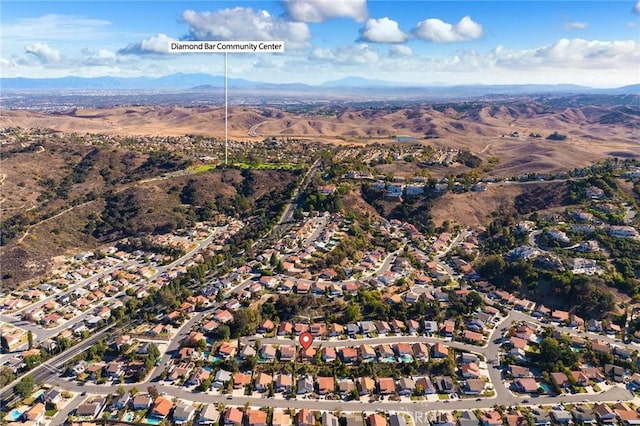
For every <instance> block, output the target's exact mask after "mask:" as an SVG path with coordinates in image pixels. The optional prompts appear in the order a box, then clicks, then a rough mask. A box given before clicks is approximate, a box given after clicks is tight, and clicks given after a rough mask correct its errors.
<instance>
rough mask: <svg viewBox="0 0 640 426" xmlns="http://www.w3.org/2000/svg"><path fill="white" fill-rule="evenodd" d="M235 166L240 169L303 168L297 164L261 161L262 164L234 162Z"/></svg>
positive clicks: (287, 169)
mask: <svg viewBox="0 0 640 426" xmlns="http://www.w3.org/2000/svg"><path fill="white" fill-rule="evenodd" d="M233 166H234V167H237V168H239V169H254V170H286V171H296V170H302V169H303V167H299V166H298V165H296V164H290V163H285V164H270V163H260V164H250V163H233Z"/></svg>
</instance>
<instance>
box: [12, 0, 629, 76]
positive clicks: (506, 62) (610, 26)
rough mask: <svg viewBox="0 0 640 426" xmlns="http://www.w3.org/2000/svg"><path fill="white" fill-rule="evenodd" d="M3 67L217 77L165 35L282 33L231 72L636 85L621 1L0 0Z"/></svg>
mask: <svg viewBox="0 0 640 426" xmlns="http://www.w3.org/2000/svg"><path fill="white" fill-rule="evenodd" d="M0 8H1V13H0V43H1V46H2V48H1V49H0V67H1V74H2V76H6V77H32V78H36V77H62V76H69V75H73V76H83V77H93V76H104V75H110V76H123V77H127V76H161V75H166V74H171V73H176V72H187V73H188V72H206V73H210V74H221V73H222V72H223V58H222V57H221V55H217V54H170V53H168V52H167V47H168V43H169V42H170V41H171V40H181V39H189V40H252V39H253V40H256V39H257V40H284V41H285V49H286V52H285V53H279V54H233V55H230V56H229V73H230V76H231V77H237V78H246V79H250V80H260V81H268V82H302V83H308V84H318V83H322V82H324V81H327V80H333V79H339V78H342V77H346V76H359V77H367V78H376V79H383V80H389V81H398V82H414V83H440V84H443V83H444V84H477V83H480V84H522V83H546V84H556V83H575V84H584V85H589V86H594V87H615V86H620V85H626V84H636V83H640V2H634V1H616V0H613V1H611V0H607V1H564V2H561V1H544V0H542V1H507V0H502V1H480V0H476V1H446V2H445V1H419V0H414V1H402V0H393V1H392V0H369V1H367V0H281V1H253V2H242V1H234V2H230V1H194V2H191V1H180V2H177V1H140V2H131V1H110V2H101V1H64V0H62V1H50V2H31V1H11V0H9V1H3V2H2V3H1V4H0Z"/></svg>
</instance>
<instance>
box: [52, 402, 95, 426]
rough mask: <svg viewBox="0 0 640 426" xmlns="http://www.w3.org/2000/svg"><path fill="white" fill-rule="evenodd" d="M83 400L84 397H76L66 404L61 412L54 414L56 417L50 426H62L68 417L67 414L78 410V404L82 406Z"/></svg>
mask: <svg viewBox="0 0 640 426" xmlns="http://www.w3.org/2000/svg"><path fill="white" fill-rule="evenodd" d="M85 398H86V396H82V395H76V396H75V397H74V398H73V399H72V400H71V401H69V402H68V403H67V405H65V406H64V407H63V408H62V410H60V411H58V412H57V413H56V415H55V416H54V417H53V419H52V420H51V425H52V426H56V425H61V424H64V422H65V421H66V420H67V418H68V417H69V414H71V412H72V411H73V410H75V409H76V408H78V407H79V406H80V404H82V401H84V400H85Z"/></svg>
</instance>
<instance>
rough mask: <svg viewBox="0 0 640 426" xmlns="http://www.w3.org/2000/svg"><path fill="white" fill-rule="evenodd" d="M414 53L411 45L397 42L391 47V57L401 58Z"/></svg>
mask: <svg viewBox="0 0 640 426" xmlns="http://www.w3.org/2000/svg"><path fill="white" fill-rule="evenodd" d="M412 55H413V51H412V50H411V48H410V47H409V46H405V45H401V44H397V45H395V46H391V47H390V48H389V57H391V58H401V57H406V56H412Z"/></svg>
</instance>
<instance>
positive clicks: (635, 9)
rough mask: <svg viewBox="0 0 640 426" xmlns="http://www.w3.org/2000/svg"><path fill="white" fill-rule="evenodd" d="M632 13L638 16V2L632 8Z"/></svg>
mask: <svg viewBox="0 0 640 426" xmlns="http://www.w3.org/2000/svg"><path fill="white" fill-rule="evenodd" d="M633 13H636V14H638V15H640V0H638V2H637V3H636V4H635V5H634V6H633Z"/></svg>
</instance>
